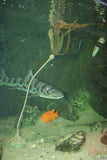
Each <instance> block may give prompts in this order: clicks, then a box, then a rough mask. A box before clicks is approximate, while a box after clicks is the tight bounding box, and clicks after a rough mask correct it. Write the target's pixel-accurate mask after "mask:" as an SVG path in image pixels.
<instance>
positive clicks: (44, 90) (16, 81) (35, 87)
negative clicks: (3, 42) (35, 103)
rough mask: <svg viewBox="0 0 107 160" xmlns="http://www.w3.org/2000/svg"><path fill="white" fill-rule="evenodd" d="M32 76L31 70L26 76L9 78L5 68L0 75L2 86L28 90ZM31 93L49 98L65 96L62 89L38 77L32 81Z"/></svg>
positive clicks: (0, 84)
mask: <svg viewBox="0 0 107 160" xmlns="http://www.w3.org/2000/svg"><path fill="white" fill-rule="evenodd" d="M32 76H33V74H32V71H31V70H30V71H29V73H28V74H27V76H26V77H25V78H9V77H8V76H7V75H6V73H5V72H4V70H2V72H1V75H0V86H3V85H5V86H9V87H11V88H14V89H18V90H22V91H25V92H26V91H27V87H28V83H29V81H30V79H31V77H32ZM29 93H31V94H32V95H33V96H39V97H43V98H48V99H60V98H63V97H64V95H63V93H62V92H61V91H59V90H58V89H55V88H53V87H52V86H51V85H49V84H47V83H45V82H43V81H40V80H38V79H36V78H34V79H33V81H32V83H31V86H30V90H29Z"/></svg>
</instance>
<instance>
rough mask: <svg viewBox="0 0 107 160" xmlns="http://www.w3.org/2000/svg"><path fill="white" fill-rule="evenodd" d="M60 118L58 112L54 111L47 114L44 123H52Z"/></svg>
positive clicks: (43, 118) (44, 115)
mask: <svg viewBox="0 0 107 160" xmlns="http://www.w3.org/2000/svg"><path fill="white" fill-rule="evenodd" d="M56 117H58V112H57V111H56V112H54V109H52V111H48V112H45V113H44V114H43V116H42V121H43V122H50V121H51V120H54V119H56Z"/></svg>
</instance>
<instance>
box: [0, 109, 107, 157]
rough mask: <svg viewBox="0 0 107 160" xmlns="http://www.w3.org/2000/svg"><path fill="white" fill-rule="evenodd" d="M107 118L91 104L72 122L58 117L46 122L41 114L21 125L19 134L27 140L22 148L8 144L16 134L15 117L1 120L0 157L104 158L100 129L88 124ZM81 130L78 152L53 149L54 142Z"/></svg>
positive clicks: (106, 146) (106, 155)
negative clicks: (83, 138)
mask: <svg viewBox="0 0 107 160" xmlns="http://www.w3.org/2000/svg"><path fill="white" fill-rule="evenodd" d="M99 121H107V120H106V119H104V118H103V117H101V116H100V115H99V114H97V113H96V112H95V111H94V110H93V109H92V108H91V107H87V110H85V111H84V112H81V116H80V119H79V120H77V121H75V122H72V121H69V120H65V119H63V118H60V117H59V118H58V119H56V120H54V121H51V122H49V123H44V122H42V121H41V117H40V118H39V119H38V120H37V121H36V123H35V125H33V126H26V127H23V128H21V133H20V134H21V136H22V137H23V138H25V139H26V142H27V143H26V146H25V147H24V148H15V147H10V145H9V143H8V141H9V140H10V139H11V138H12V137H13V136H14V135H15V131H16V130H15V128H14V125H15V123H16V117H8V118H5V119H1V120H0V141H1V142H2V145H3V155H2V160H106V159H107V145H103V144H101V143H100V137H101V136H102V133H101V130H100V129H98V130H96V131H91V130H90V126H89V125H88V124H91V123H95V122H99ZM78 131H84V132H85V133H86V142H85V143H84V145H83V146H81V148H80V150H79V151H72V152H62V151H56V150H55V143H56V141H57V140H58V139H59V138H60V137H61V136H64V135H65V134H68V133H74V132H78Z"/></svg>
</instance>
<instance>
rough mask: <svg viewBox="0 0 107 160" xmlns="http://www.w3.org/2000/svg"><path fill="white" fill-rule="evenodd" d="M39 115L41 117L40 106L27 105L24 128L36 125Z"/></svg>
mask: <svg viewBox="0 0 107 160" xmlns="http://www.w3.org/2000/svg"><path fill="white" fill-rule="evenodd" d="M39 115H40V110H39V108H38V106H30V105H27V106H26V108H25V111H24V115H23V118H22V125H23V126H28V125H34V124H35V122H36V120H37V118H38V117H39Z"/></svg>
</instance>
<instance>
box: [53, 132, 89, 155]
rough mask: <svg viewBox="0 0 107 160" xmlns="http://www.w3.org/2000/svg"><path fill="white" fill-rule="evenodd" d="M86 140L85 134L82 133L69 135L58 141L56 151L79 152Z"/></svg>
mask: <svg viewBox="0 0 107 160" xmlns="http://www.w3.org/2000/svg"><path fill="white" fill-rule="evenodd" d="M85 140H86V139H85V133H84V132H82V131H80V132H77V133H72V134H67V135H65V136H63V137H61V138H60V139H59V140H58V141H57V143H56V148H55V150H60V151H67V152H70V151H78V150H79V149H80V147H81V146H82V145H83V144H84V142H85Z"/></svg>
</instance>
